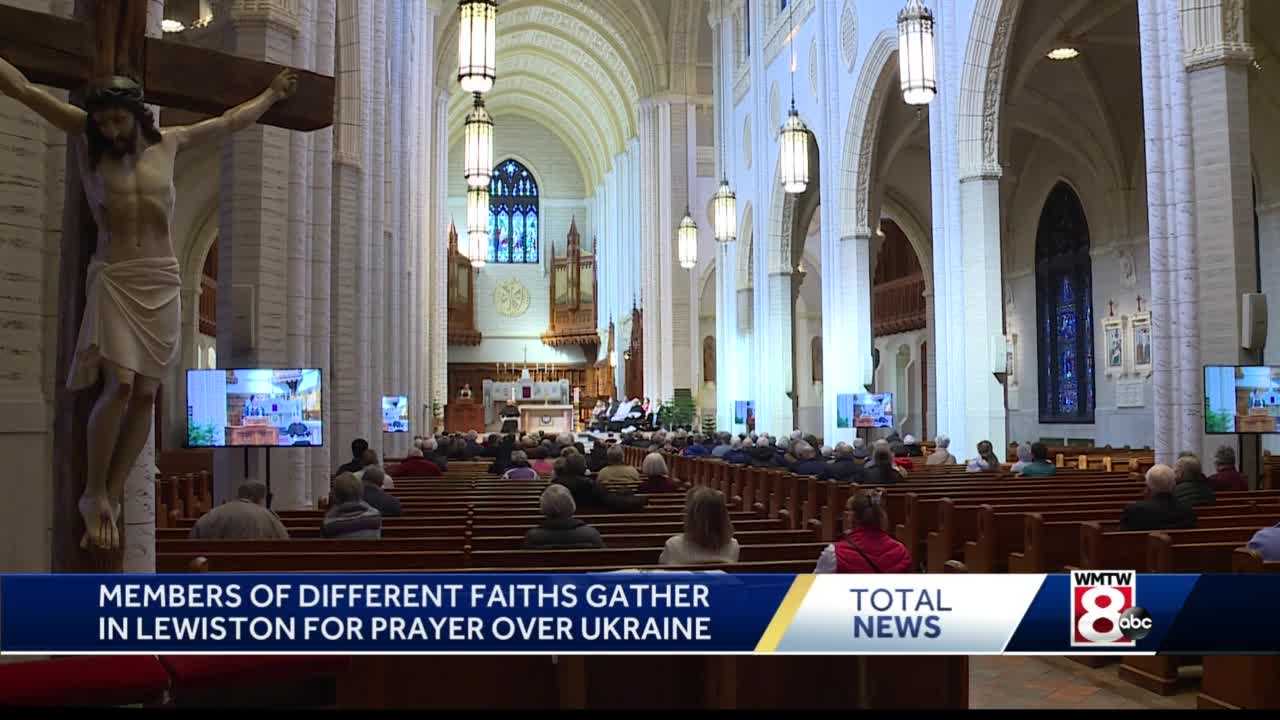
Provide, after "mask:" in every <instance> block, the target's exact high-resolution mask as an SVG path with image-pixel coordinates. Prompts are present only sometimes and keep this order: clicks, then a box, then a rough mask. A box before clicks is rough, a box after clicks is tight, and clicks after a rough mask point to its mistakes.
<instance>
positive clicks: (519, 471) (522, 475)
mask: <svg viewBox="0 0 1280 720" xmlns="http://www.w3.org/2000/svg"><path fill="white" fill-rule="evenodd" d="M502 479H503V480H516V481H522V480H537V479H538V471H537V470H534V469H533V466H532V465H530V464H529V456H528V455H526V454H525V452H524V451H523V450H516V451H515V452H513V453H511V464H510V465H509V466H507V471H506V472H504V473H502Z"/></svg>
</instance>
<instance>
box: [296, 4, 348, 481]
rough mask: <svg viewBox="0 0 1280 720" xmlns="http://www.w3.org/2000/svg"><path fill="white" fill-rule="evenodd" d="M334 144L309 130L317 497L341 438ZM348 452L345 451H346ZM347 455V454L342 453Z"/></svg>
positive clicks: (328, 41)
mask: <svg viewBox="0 0 1280 720" xmlns="http://www.w3.org/2000/svg"><path fill="white" fill-rule="evenodd" d="M335 3H336V0H316V3H315V11H314V19H315V20H314V22H315V30H314V35H313V42H314V43H315V52H314V55H313V56H312V63H313V65H314V70H315V71H316V72H318V73H320V74H322V75H330V76H332V75H333V72H334V59H335V58H334V54H335V45H334V43H335V24H336V22H337V6H336V4H335ZM333 147H334V129H333V128H332V127H329V128H325V129H323V130H318V131H316V132H314V133H311V171H310V177H311V185H310V189H309V197H308V209H307V213H308V214H307V218H308V220H309V221H310V232H311V238H310V241H311V242H310V244H311V247H310V253H309V257H308V258H307V261H308V262H307V269H308V273H309V274H308V276H307V277H306V278H305V279H304V282H307V283H309V285H310V289H311V290H310V303H309V306H308V308H307V321H308V323H309V324H310V329H311V337H310V344H311V348H310V350H311V363H310V364H311V365H313V366H314V367H318V368H320V369H321V371H322V372H323V373H324V383H325V387H324V393H325V394H324V397H323V398H321V412H322V413H323V417H324V421H323V422H324V432H325V433H326V437H325V438H324V444H325V447H324V448H317V449H315V450H311V451H310V453H311V467H312V469H311V472H310V479H311V499H312V501H313V502H314V501H318V500H319V499H320V498H322V497H325V496H326V495H328V493H329V479H328V478H329V472H330V468H333V467H336V463H334V462H332V460H333V458H334V456H335V455H336V454H337V453H338V449H339V448H341V447H342V445H343V443H342V441H341V439H340V438H339V437H338V436H337V435H335V434H334V429H335V428H334V423H333V419H334V417H335V415H334V412H333V401H334V398H335V395H334V393H333V388H334V386H333V380H334V378H333V373H332V372H331V370H332V368H333V364H332V362H331V359H330V355H329V353H330V347H331V345H330V335H329V333H330V329H331V327H332V324H331V320H332V317H331V314H330V313H331V311H332V308H331V306H330V302H329V298H330V294H331V292H332V268H333V264H332V253H333V176H334V164H333ZM341 454H342V455H347V454H348V453H347V452H345V451H344V452H342V453H341ZM344 461H345V458H344Z"/></svg>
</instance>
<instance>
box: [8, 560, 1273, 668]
mask: <svg viewBox="0 0 1280 720" xmlns="http://www.w3.org/2000/svg"><path fill="white" fill-rule="evenodd" d="M1278 609H1280V575H1272V574H1247V575H1163V574H1161V575H1142V574H1137V573H1134V572H1132V571H1077V572H1072V573H1069V574H1053V575H779V574H724V573H674V572H673V573H640V572H622V573H600V574H502V575H498V574H493V575H484V574H452V575H451V574H421V575H333V574H327V575H323V574H315V575H307V574H292V573H290V574H279V575H271V574H249V575H235V574H218V575H207V574H205V575H88V574H84V575H81V574H67V575H16V574H15V575H0V653H3V654H14V655H19V654H41V655H46V654H92V653H101V654H130V653H137V654H153V653H155V654H160V653H170V654H176V653H198V654H285V653H305V654H321V653H341V654H365V653H367V654H395V653H405V654H444V653H457V654H467V653H473V654H478V653H493V654H525V653H535V654H556V653H573V654H593V653H627V654H643V653H662V654H673V653H689V654H750V653H803V654H821V653H856V654H910V655H918V654H957V655H974V654H984V655H985V654H1002V653H1003V654H1081V653H1090V652H1101V653H1120V654H1130V655H1143V654H1197V655H1203V654H1214V653H1233V654H1235V653H1248V654H1274V653H1276V652H1277V651H1280V611H1278Z"/></svg>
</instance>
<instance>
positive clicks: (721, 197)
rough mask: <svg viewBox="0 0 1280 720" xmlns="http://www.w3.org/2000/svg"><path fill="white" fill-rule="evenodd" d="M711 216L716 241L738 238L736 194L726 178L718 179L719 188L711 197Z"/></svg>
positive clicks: (731, 240) (730, 240)
mask: <svg viewBox="0 0 1280 720" xmlns="http://www.w3.org/2000/svg"><path fill="white" fill-rule="evenodd" d="M711 216H712V221H713V224H714V225H715V234H716V241H717V242H733V241H734V240H737V239H738V196H737V195H735V194H734V192H733V189H732V188H730V187H729V180H728V179H727V178H726V179H724V180H721V181H720V189H719V190H716V194H715V195H714V196H712V198H711Z"/></svg>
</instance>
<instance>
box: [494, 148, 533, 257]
mask: <svg viewBox="0 0 1280 720" xmlns="http://www.w3.org/2000/svg"><path fill="white" fill-rule="evenodd" d="M538 221H539V218H538V182H537V181H536V180H534V179H533V173H530V172H529V168H527V167H525V166H524V165H522V164H520V162H519V161H516V160H504V161H502V162H500V163H498V165H497V167H495V168H494V169H493V176H492V178H491V179H490V180H489V257H488V261H489V262H491V263H536V262H538V225H539V222H538Z"/></svg>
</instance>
